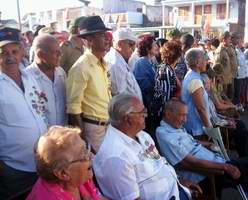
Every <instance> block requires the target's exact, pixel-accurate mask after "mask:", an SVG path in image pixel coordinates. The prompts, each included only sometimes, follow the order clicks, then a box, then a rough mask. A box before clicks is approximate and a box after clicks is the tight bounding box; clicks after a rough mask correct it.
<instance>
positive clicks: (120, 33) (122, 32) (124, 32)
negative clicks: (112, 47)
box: [113, 28, 137, 42]
mask: <svg viewBox="0 0 248 200" xmlns="http://www.w3.org/2000/svg"><path fill="white" fill-rule="evenodd" d="M113 39H114V41H116V42H118V41H120V40H131V41H134V42H136V41H137V38H136V37H135V35H134V34H133V32H132V30H131V29H129V28H119V29H117V30H116V31H115V32H114V34H113Z"/></svg>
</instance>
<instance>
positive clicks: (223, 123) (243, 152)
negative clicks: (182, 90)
mask: <svg viewBox="0 0 248 200" xmlns="http://www.w3.org/2000/svg"><path fill="white" fill-rule="evenodd" d="M208 74H210V73H208ZM209 76H210V75H209ZM209 76H208V75H207V74H206V73H203V74H202V80H203V84H204V87H205V90H206V91H207V92H208V93H209V91H210V87H211V84H213V83H212V82H211V80H210V79H209ZM208 102H209V113H210V120H211V122H212V124H213V126H219V127H225V128H228V129H229V132H230V133H231V135H232V136H233V139H234V141H235V146H236V150H237V152H238V154H239V156H240V157H245V156H248V148H247V146H248V131H247V129H246V127H245V124H244V122H243V121H241V120H235V119H233V118H229V117H226V116H224V115H221V114H218V113H217V112H216V109H215V105H214V103H213V101H212V99H211V97H210V96H209V101H208Z"/></svg>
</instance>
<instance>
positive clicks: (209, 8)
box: [204, 5, 212, 15]
mask: <svg viewBox="0 0 248 200" xmlns="http://www.w3.org/2000/svg"><path fill="white" fill-rule="evenodd" d="M211 13H212V6H211V5H204V14H208V15H209V14H210V15H211Z"/></svg>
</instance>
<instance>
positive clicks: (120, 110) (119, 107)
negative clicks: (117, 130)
mask: <svg viewBox="0 0 248 200" xmlns="http://www.w3.org/2000/svg"><path fill="white" fill-rule="evenodd" d="M134 99H138V97H137V96H134V95H132V94H124V93H122V94H119V95H116V96H114V97H113V98H112V100H111V101H110V103H109V108H108V112H109V121H110V123H111V124H113V125H119V124H121V122H122V119H123V117H124V116H125V115H127V114H128V113H130V112H133V111H134V104H133V100H134Z"/></svg>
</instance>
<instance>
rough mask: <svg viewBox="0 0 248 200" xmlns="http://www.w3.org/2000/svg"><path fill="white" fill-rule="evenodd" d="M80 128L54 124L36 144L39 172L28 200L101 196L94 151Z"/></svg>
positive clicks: (77, 199) (97, 199)
mask: <svg viewBox="0 0 248 200" xmlns="http://www.w3.org/2000/svg"><path fill="white" fill-rule="evenodd" d="M80 132H81V131H80V130H79V129H78V128H67V127H61V126H52V127H51V128H50V129H49V130H48V132H47V133H46V134H45V135H43V136H41V137H40V139H39V141H38V143H37V145H36V147H35V159H36V167H37V172H38V174H39V176H40V178H39V179H38V181H37V182H36V184H35V185H34V187H33V189H32V192H31V193H30V194H29V196H28V198H27V200H44V199H45V200H57V199H63V200H82V199H84V200H85V199H92V200H100V199H102V198H101V197H100V196H99V195H98V191H97V189H96V188H95V186H94V184H93V181H92V170H91V153H90V151H89V150H87V149H86V145H85V142H84V141H83V140H82V139H81V138H80Z"/></svg>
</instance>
